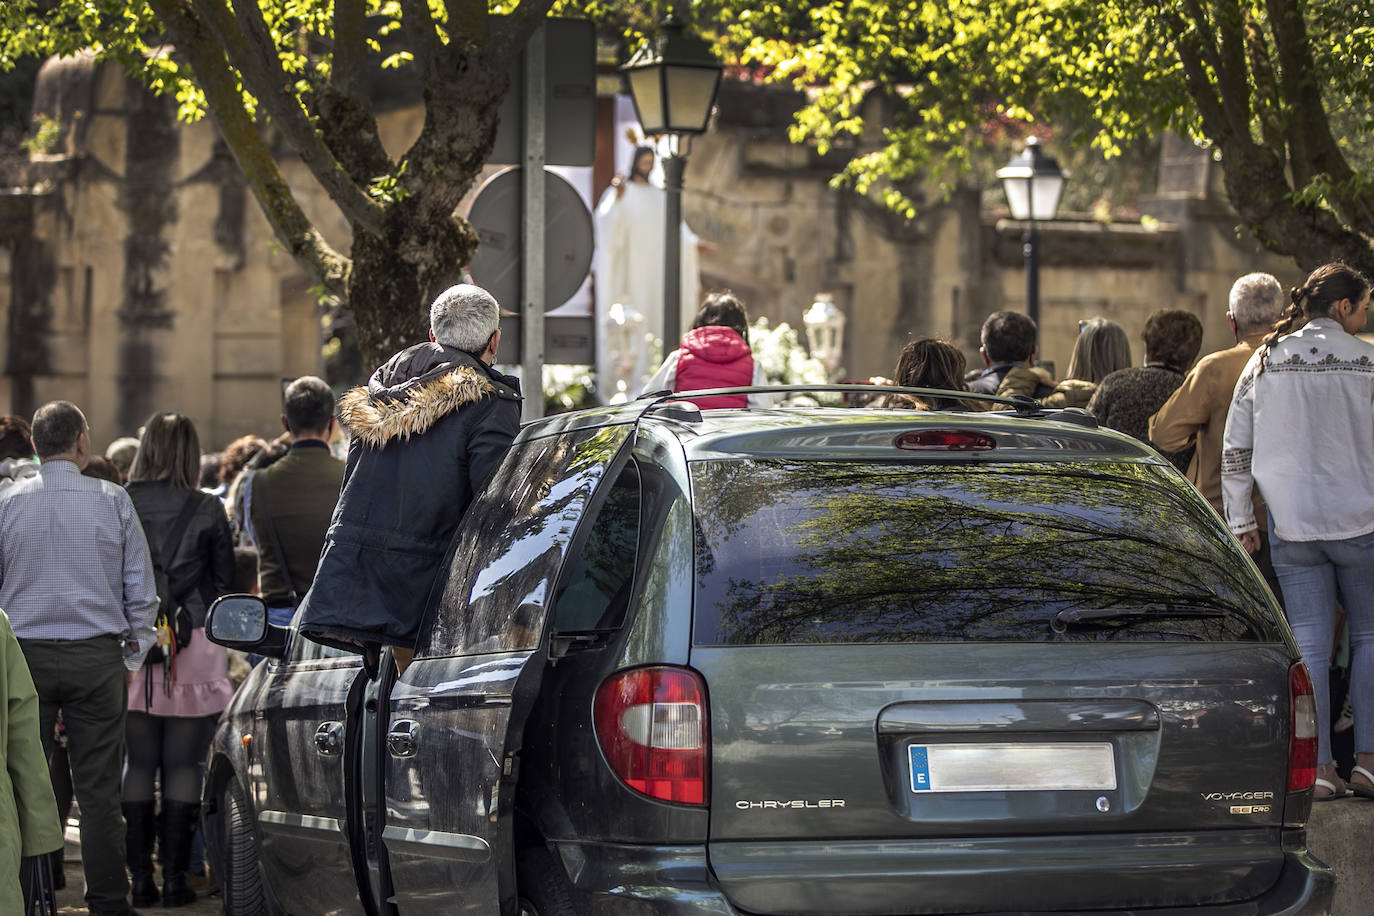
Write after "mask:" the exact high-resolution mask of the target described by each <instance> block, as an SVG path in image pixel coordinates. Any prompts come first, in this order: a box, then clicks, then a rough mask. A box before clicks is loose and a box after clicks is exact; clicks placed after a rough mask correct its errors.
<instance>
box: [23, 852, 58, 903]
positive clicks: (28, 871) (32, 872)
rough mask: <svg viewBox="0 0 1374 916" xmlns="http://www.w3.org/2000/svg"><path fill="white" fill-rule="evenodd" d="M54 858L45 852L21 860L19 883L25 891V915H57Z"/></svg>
mask: <svg viewBox="0 0 1374 916" xmlns="http://www.w3.org/2000/svg"><path fill="white" fill-rule="evenodd" d="M52 859H53V857H52V855H50V854H48V853H44V854H43V855H41V856H29V857H28V858H25V859H20V860H19V884H20V886H21V887H22V888H23V892H24V914H23V916H57V889H56V888H55V887H54V884H53V874H52Z"/></svg>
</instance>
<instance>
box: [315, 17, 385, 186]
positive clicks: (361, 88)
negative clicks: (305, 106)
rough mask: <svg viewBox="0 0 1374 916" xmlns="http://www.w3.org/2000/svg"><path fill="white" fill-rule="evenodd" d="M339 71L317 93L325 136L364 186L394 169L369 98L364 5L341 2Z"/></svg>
mask: <svg viewBox="0 0 1374 916" xmlns="http://www.w3.org/2000/svg"><path fill="white" fill-rule="evenodd" d="M333 50H334V66H333V68H332V69H331V70H330V74H329V84H328V85H326V86H321V87H320V88H319V89H318V90H317V94H318V96H319V100H318V102H317V103H316V107H317V109H318V110H319V120H318V121H317V122H316V123H317V124H318V125H319V129H320V133H321V134H322V135H323V137H324V142H325V143H326V144H327V145H328V146H329V148H330V149H331V150H333V151H334V155H335V157H336V158H337V159H338V160H339V163H340V164H341V165H342V166H343V167H344V168H345V169H347V170H348V174H349V175H351V176H352V177H353V180H354V181H355V182H357V183H358V184H360V185H365V184H367V183H368V182H369V181H371V180H372V179H373V178H375V177H377V176H378V175H385V174H387V173H388V172H390V171H391V170H392V168H393V165H392V162H391V157H390V156H388V155H387V152H386V148H385V147H384V146H382V138H381V136H380V135H379V134H378V132H377V119H376V117H375V116H374V115H373V114H372V100H371V99H370V98H369V97H368V94H367V18H366V7H365V4H364V2H363V0H335V3H334V49H333Z"/></svg>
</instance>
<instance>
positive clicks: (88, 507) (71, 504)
mask: <svg viewBox="0 0 1374 916" xmlns="http://www.w3.org/2000/svg"><path fill="white" fill-rule="evenodd" d="M157 607H158V599H157V589H156V586H155V585H154V584H153V565H152V561H151V558H150V557H149V553H148V542H147V541H146V540H145V539H144V536H143V526H142V525H141V524H140V523H139V520H138V514H137V513H136V512H135V511H134V505H133V503H132V502H131V501H130V500H129V495H128V494H127V493H125V492H124V490H123V489H121V488H120V487H118V486H115V485H114V484H112V483H109V482H108V481H104V480H97V479H96V478H93V477H83V476H82V475H81V472H80V471H79V470H77V467H76V465H75V464H74V463H72V462H70V461H64V460H56V461H48V462H44V463H43V465H42V466H41V467H40V468H39V473H38V474H37V475H36V476H34V477H29V478H26V479H24V480H21V481H19V482H17V483H15V484H13V485H11V486H8V487H6V488H5V489H4V490H3V491H0V608H3V609H4V610H5V612H6V613H7V614H9V618H10V623H11V625H12V626H13V627H14V632H15V635H16V636H18V637H19V638H20V639H21V640H23V639H73V640H74V639H91V638H93V637H97V636H111V635H112V636H117V637H119V638H120V639H122V640H124V647H125V648H124V656H125V657H124V664H125V667H127V668H128V669H129V670H130V671H136V670H138V668H139V667H140V666H141V665H142V664H143V656H144V654H146V652H147V650H148V648H149V647H151V646H152V645H153V640H154V636H155V631H154V629H153V622H154V620H155V618H156V617H157Z"/></svg>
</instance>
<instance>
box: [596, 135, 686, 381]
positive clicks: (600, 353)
mask: <svg viewBox="0 0 1374 916" xmlns="http://www.w3.org/2000/svg"><path fill="white" fill-rule="evenodd" d="M653 155H654V153H653V150H652V149H651V148H649V147H638V148H636V150H635V157H634V166H633V168H632V169H631V173H630V177H629V178H628V179H625V180H618V181H617V182H616V183H615V184H613V185H612V186H611V187H610V188H607V189H606V193H605V194H603V195H602V196H601V200H600V202H599V203H598V204H597V207H596V240H597V251H596V267H595V270H596V383H597V394H598V396H599V397H600V399H601V402H602V403H612V402H616V401H620V400H625V399H627V398H634V397H637V396H638V395H639V393H640V390H641V388H642V386H643V384H644V381H645V380H646V379H647V378H648V377H649V375H650V374H651V373H652V372H653V371H654V370H655V369H656V368H658V363H659V362H660V361H661V360H662V357H663V354H664V353H666V352H668V351H669V350H672V349H674V348H676V347H677V343H678V339H679V338H680V337H681V336H682V332H683V331H684V330H686V329H687V328H688V327H689V326H690V324H691V321H692V316H693V315H694V314H695V313H696V309H697V304H698V303H697V299H698V298H699V291H700V286H701V281H700V269H699V266H698V258H697V237H696V235H694V234H693V233H692V231H691V230H690V229H688V228H687V224H686V223H685V222H684V223H682V225H681V230H682V231H681V246H682V283H681V290H682V292H681V300H680V304H679V317H680V327H679V328H678V329H677V330H676V332H675V333H674V334H673V335H672V339H671V340H668V341H664V340H663V339H662V338H663V332H664V328H663V253H664V250H665V249H664V241H665V238H666V236H667V227H666V226H665V222H666V220H667V216H666V214H665V209H666V192H665V191H664V190H663V189H662V188H660V187H658V186H657V185H654V184H651V183H650V182H649V179H648V175H649V172H650V171H651V170H652V168H653ZM615 306H619V308H615Z"/></svg>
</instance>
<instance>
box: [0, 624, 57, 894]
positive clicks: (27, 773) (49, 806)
mask: <svg viewBox="0 0 1374 916" xmlns="http://www.w3.org/2000/svg"><path fill="white" fill-rule="evenodd" d="M0 737H3V739H4V740H3V741H0V761H3V763H4V766H3V767H0V913H22V912H23V911H24V897H23V894H22V892H21V891H20V889H19V865H20V859H21V858H22V857H24V856H36V855H41V854H42V853H47V852H52V851H53V850H54V849H57V848H58V847H60V846H61V845H62V829H61V827H60V825H59V824H58V822H57V801H56V799H54V797H53V792H52V782H51V780H49V779H48V758H47V756H46V755H45V754H44V753H43V742H42V740H41V738H40V736H39V734H38V691H37V690H35V689H34V686H33V678H32V677H30V676H29V666H28V663H26V662H25V661H24V653H23V652H21V651H20V650H19V640H17V639H15V638H14V631H13V630H11V629H10V619H9V618H8V617H7V616H5V612H4V611H3V610H0Z"/></svg>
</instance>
